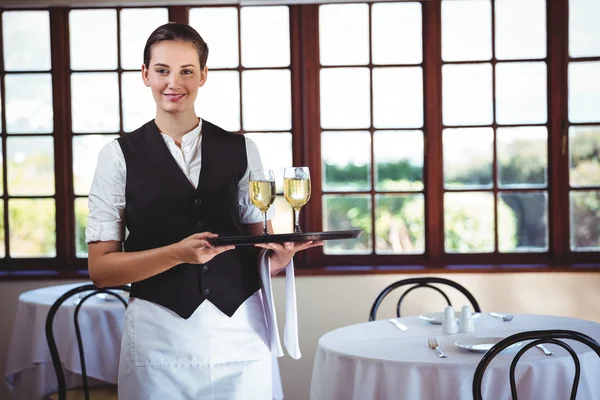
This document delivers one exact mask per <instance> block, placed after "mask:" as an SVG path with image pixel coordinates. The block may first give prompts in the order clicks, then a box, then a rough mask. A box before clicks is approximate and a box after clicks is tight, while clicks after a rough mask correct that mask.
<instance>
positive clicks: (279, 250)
mask: <svg viewBox="0 0 600 400" xmlns="http://www.w3.org/2000/svg"><path fill="white" fill-rule="evenodd" d="M324 243H325V242H323V241H322V240H318V241H312V240H310V241H307V242H285V243H260V244H255V246H256V247H261V248H263V249H268V250H271V253H270V254H269V258H270V259H271V276H275V275H277V274H278V273H280V272H281V270H283V269H284V268H285V267H286V266H287V265H288V264H289V263H290V260H291V259H292V257H294V254H296V253H297V252H299V251H302V250H306V249H309V248H311V247H317V246H323V244H324Z"/></svg>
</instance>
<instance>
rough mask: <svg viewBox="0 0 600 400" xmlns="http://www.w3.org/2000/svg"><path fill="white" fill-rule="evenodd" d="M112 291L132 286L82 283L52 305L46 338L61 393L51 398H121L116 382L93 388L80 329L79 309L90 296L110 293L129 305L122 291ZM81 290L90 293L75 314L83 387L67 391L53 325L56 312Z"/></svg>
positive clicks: (128, 288) (124, 304)
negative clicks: (108, 286)
mask: <svg viewBox="0 0 600 400" xmlns="http://www.w3.org/2000/svg"><path fill="white" fill-rule="evenodd" d="M111 290H122V291H126V292H130V290H131V289H130V287H129V286H116V287H111V288H103V289H100V288H98V287H96V286H94V285H89V284H88V285H82V286H78V287H76V288H74V289H71V290H69V291H68V292H66V293H65V294H63V295H62V296H60V297H59V298H58V299H57V300H56V301H55V302H54V304H52V307H50V311H49V312H48V315H47V316H46V341H47V342H48V348H49V350H50V356H51V357H52V365H53V366H54V371H55V372H56V379H57V380H58V392H56V393H52V394H50V395H48V398H49V399H50V400H79V399H85V400H109V399H117V386H116V385H107V386H99V387H93V388H90V387H89V385H88V378H87V372H86V366H85V355H84V353H83V342H82V340H81V330H80V329H79V320H78V316H79V310H80V308H81V306H82V305H83V303H85V301H86V300H87V299H89V298H90V297H92V296H95V295H96V294H98V293H106V295H108V296H114V297H116V298H117V299H118V300H119V301H121V303H123V306H125V307H127V301H125V299H124V298H123V297H121V296H120V295H119V294H117V293H115V292H112V291H111ZM81 292H89V293H85V295H84V296H83V297H82V298H81V300H80V301H79V302H78V304H77V306H76V307H75V315H74V318H73V319H74V324H75V334H76V336H77V345H78V348H79V359H80V362H81V375H82V380H83V388H77V389H70V390H67V383H66V379H65V373H64V371H63V368H62V365H61V362H60V356H59V354H58V348H57V346H56V341H55V340H54V333H53V331H52V327H53V324H54V317H55V315H56V312H57V311H58V309H59V308H60V306H61V305H62V304H63V303H64V302H65V301H66V300H68V299H69V298H71V297H72V296H74V295H76V294H78V293H81Z"/></svg>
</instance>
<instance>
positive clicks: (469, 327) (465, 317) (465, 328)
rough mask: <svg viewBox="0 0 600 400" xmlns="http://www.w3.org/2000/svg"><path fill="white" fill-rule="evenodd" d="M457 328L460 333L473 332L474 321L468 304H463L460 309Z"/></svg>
mask: <svg viewBox="0 0 600 400" xmlns="http://www.w3.org/2000/svg"><path fill="white" fill-rule="evenodd" d="M459 328H460V329H459V330H460V332H461V333H468V332H473V331H474V330H475V321H473V315H472V314H471V308H470V307H469V306H463V308H462V310H461V314H460V323H459Z"/></svg>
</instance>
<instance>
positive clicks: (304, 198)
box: [283, 167, 310, 233]
mask: <svg viewBox="0 0 600 400" xmlns="http://www.w3.org/2000/svg"><path fill="white" fill-rule="evenodd" d="M283 194H284V196H285V200H286V201H287V202H288V203H289V204H290V205H291V206H292V208H293V209H294V233H302V230H301V229H300V209H301V208H302V206H304V205H305V204H306V203H308V199H310V171H309V170H308V167H289V168H286V169H285V170H284V171H283Z"/></svg>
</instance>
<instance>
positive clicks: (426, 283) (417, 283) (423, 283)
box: [369, 277, 481, 321]
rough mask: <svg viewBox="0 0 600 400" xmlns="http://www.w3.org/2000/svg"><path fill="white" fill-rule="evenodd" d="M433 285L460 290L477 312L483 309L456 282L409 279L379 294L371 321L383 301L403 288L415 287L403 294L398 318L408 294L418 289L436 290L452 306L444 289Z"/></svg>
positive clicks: (397, 307) (398, 309)
mask: <svg viewBox="0 0 600 400" xmlns="http://www.w3.org/2000/svg"><path fill="white" fill-rule="evenodd" d="M432 283H437V284H441V285H447V286H450V287H453V288H454V289H456V290H458V291H459V292H461V293H462V294H464V295H465V297H466V298H467V299H468V300H469V301H470V302H471V305H472V306H473V310H474V311H475V312H481V308H479V304H477V300H475V297H473V295H472V294H471V293H470V292H469V291H468V290H467V289H466V288H465V287H464V286H462V285H460V284H458V283H456V282H454V281H451V280H449V279H444V278H435V277H423V278H409V279H402V280H399V281H397V282H394V283H392V284H391V285H389V286H388V287H386V288H385V289H383V290H382V291H381V293H379V295H378V296H377V298H376V299H375V302H374V303H373V306H372V307H371V312H370V313H369V321H375V319H376V315H377V310H378V309H379V305H380V304H381V302H382V301H383V299H384V298H385V296H387V295H388V294H389V293H390V292H391V291H392V290H394V289H397V288H399V287H402V286H409V285H413V286H412V287H410V288H409V289H407V290H406V291H405V292H404V293H403V294H402V296H400V300H398V305H397V306H396V316H398V317H400V305H401V304H402V300H404V298H405V297H406V295H407V294H409V293H410V292H412V291H413V290H415V289H418V288H429V289H433V290H435V291H436V292H438V293H440V294H441V295H442V296H444V299H446V301H447V302H448V305H449V306H451V305H452V303H451V302H450V299H449V298H448V296H446V293H444V292H443V291H442V289H440V288H438V287H437V286H432V285H431V284H432Z"/></svg>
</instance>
